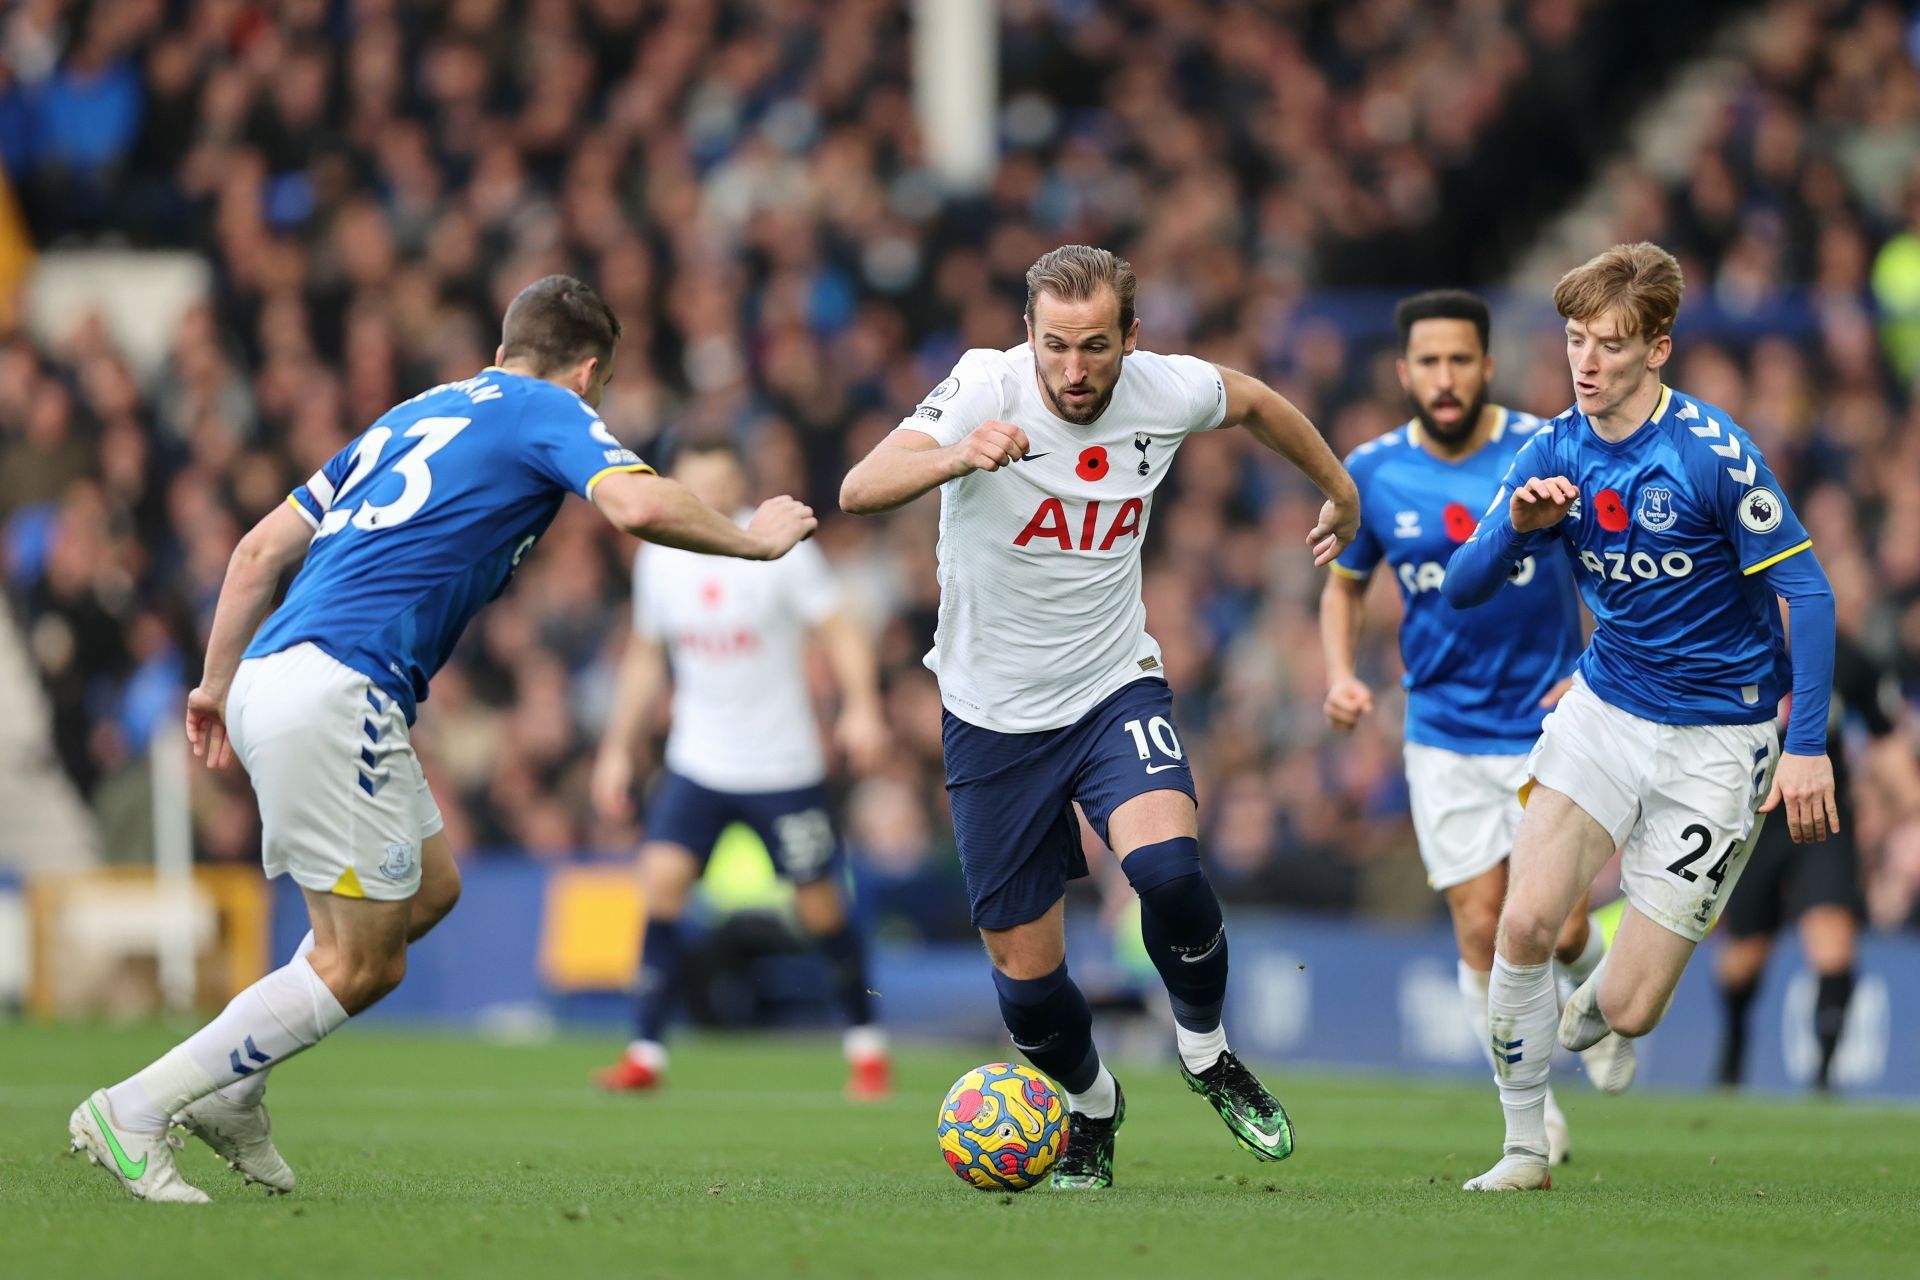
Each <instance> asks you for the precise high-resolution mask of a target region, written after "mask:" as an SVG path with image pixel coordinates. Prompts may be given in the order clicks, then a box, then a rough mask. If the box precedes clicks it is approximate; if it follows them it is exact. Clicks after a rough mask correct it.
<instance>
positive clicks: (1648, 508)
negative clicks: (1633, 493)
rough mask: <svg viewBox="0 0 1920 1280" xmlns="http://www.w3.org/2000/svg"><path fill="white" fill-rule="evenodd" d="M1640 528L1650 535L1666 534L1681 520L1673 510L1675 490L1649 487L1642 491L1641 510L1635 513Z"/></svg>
mask: <svg viewBox="0 0 1920 1280" xmlns="http://www.w3.org/2000/svg"><path fill="white" fill-rule="evenodd" d="M1633 514H1634V518H1635V519H1637V520H1638V521H1639V522H1640V527H1641V528H1643V529H1645V530H1646V531H1647V532H1649V533H1665V532H1666V531H1667V530H1668V529H1671V528H1673V526H1674V523H1675V522H1676V521H1678V520H1679V519H1680V514H1679V512H1677V511H1675V510H1674V509H1673V490H1671V489H1661V488H1655V487H1654V486H1652V485H1649V486H1647V487H1646V488H1645V489H1642V490H1641V491H1640V509H1639V510H1638V511H1636V512H1634V513H1633Z"/></svg>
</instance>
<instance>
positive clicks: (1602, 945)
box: [1553, 924, 1607, 1004]
mask: <svg viewBox="0 0 1920 1280" xmlns="http://www.w3.org/2000/svg"><path fill="white" fill-rule="evenodd" d="M1606 956H1607V939H1606V935H1605V934H1603V933H1601V932H1600V926H1599V925H1597V924H1596V925H1590V926H1589V927H1588V929H1587V945H1586V946H1585V947H1584V948H1582V949H1581V951H1580V955H1579V956H1578V957H1577V958H1576V959H1573V960H1570V961H1566V962H1564V963H1563V962H1561V961H1559V960H1555V961H1554V962H1553V977H1554V981H1555V982H1556V983H1557V984H1558V985H1559V988H1560V1003H1561V1004H1565V1003H1566V1002H1567V1000H1568V999H1569V998H1570V997H1571V996H1572V995H1573V993H1574V991H1575V989H1577V988H1578V987H1579V986H1580V984H1581V983H1583V982H1585V981H1586V980H1587V979H1588V978H1591V977H1592V976H1593V971H1594V970H1595V969H1598V968H1599V967H1600V962H1601V961H1602V960H1604V959H1606Z"/></svg>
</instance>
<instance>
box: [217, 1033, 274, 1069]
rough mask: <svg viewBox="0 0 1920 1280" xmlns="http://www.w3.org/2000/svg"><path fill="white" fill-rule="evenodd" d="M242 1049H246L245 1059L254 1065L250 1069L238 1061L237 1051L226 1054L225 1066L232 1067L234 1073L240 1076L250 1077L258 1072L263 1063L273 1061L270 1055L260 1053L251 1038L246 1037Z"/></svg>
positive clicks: (238, 1051)
mask: <svg viewBox="0 0 1920 1280" xmlns="http://www.w3.org/2000/svg"><path fill="white" fill-rule="evenodd" d="M242 1047H243V1048H245V1049H246V1051H247V1057H248V1058H250V1059H252V1060H253V1064H254V1065H252V1066H251V1067H249V1066H247V1065H246V1064H245V1063H243V1062H241V1061H240V1050H239V1049H234V1050H231V1051H229V1052H228V1054H227V1065H228V1066H230V1067H232V1068H233V1069H234V1071H235V1072H237V1073H238V1074H240V1075H243V1076H250V1075H252V1074H253V1073H254V1072H256V1071H258V1070H259V1069H260V1068H261V1066H262V1065H264V1064H265V1063H269V1062H272V1061H273V1055H272V1054H269V1053H262V1052H260V1046H259V1045H257V1044H255V1043H254V1042H253V1037H252V1036H248V1037H247V1042H246V1044H245V1045H244V1046H242Z"/></svg>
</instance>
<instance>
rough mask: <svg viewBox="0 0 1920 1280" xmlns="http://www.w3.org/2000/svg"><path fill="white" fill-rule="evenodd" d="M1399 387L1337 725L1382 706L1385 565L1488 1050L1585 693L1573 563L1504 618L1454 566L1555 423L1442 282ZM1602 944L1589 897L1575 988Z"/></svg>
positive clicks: (1427, 844)
mask: <svg viewBox="0 0 1920 1280" xmlns="http://www.w3.org/2000/svg"><path fill="white" fill-rule="evenodd" d="M1394 322H1395V324H1396V326H1397V327H1398V329H1399V333H1400V348H1401V355H1400V360H1399V362H1398V366H1397V367H1398V370H1399V374H1400V385H1401V387H1402V388H1403V389H1404V390H1405V392H1406V396H1407V403H1408V407H1409V408H1411V409H1412V411H1413V418H1412V420H1411V421H1409V422H1407V423H1406V424H1405V425H1403V426H1400V427H1396V428H1395V429H1394V430H1392V431H1389V432H1387V433H1386V434H1385V435H1383V436H1381V437H1380V438H1378V439H1377V440H1372V441H1369V442H1368V443H1366V444H1363V445H1361V446H1360V447H1359V448H1358V449H1356V450H1354V452H1353V454H1352V455H1351V456H1350V457H1349V458H1348V459H1347V470H1348V471H1349V472H1350V473H1351V474H1352V476H1353V479H1354V483H1355V484H1357V485H1358V486H1359V487H1360V504H1361V518H1360V533H1359V536H1358V537H1356V538H1355V539H1354V541H1353V545H1351V546H1349V547H1348V548H1347V549H1346V550H1345V551H1344V552H1342V553H1341V554H1340V558H1339V559H1338V560H1335V561H1334V563H1333V572H1332V573H1331V574H1330V575H1329V576H1328V579H1327V584H1326V587H1325V589H1324V590H1323V591H1322V592H1321V595H1320V637H1321V644H1322V647H1323V648H1324V650H1325V653H1326V661H1327V679H1328V690H1327V701H1326V708H1325V709H1326V716H1327V720H1328V721H1329V722H1330V723H1331V724H1332V725H1333V727H1334V728H1335V729H1338V730H1339V731H1340V732H1342V733H1351V732H1352V731H1353V730H1354V729H1355V727H1357V726H1358V724H1359V723H1360V720H1361V718H1362V717H1364V716H1366V715H1367V714H1369V713H1370V712H1371V711H1372V710H1373V691H1372V689H1370V688H1369V687H1368V686H1367V684H1366V682H1365V681H1363V680H1362V679H1361V678H1360V676H1359V674H1358V673H1357V671H1356V670H1355V654H1356V651H1357V650H1358V647H1359V640H1360V627H1361V622H1362V619H1363V616H1364V613H1365V597H1366V592H1367V585H1368V584H1369V583H1370V582H1371V581H1372V575H1373V571H1374V569H1375V568H1376V567H1377V566H1378V565H1379V564H1380V563H1381V561H1383V560H1384V561H1385V562H1386V563H1387V564H1388V566H1389V568H1390V570H1391V572H1392V575H1393V578H1394V580H1395V581H1396V582H1397V583H1398V584H1399V587H1400V598H1401V603H1402V608H1403V611H1402V614H1401V622H1400V656H1401V661H1402V663H1403V665H1404V666H1405V667H1406V676H1405V677H1404V679H1403V681H1402V683H1403V684H1404V685H1405V687H1406V690H1407V711H1406V729H1405V734H1404V736H1405V740H1406V762H1407V790H1408V793H1409V796H1410V799H1411V802H1412V808H1413V828H1414V836H1415V839H1416V841H1417V843H1418V844H1419V847H1420V858H1421V861H1423V862H1424V863H1425V864H1426V868H1427V882H1428V883H1429V884H1431V885H1432V886H1433V887H1434V888H1435V889H1437V890H1439V892H1440V893H1441V895H1442V896H1444V897H1445V898H1446V901H1447V910H1448V912H1449V913H1450V914H1451V915H1452V917H1453V931H1454V936H1455V938H1456V940H1457V941H1458V943H1459V947H1460V962H1459V981H1460V995H1461V999H1462V1000H1463V1001H1464V1012H1465V1014H1466V1016H1467V1021H1468V1024H1469V1025H1470V1026H1471V1027H1472V1029H1473V1038H1474V1042H1475V1043H1476V1044H1478V1045H1480V1046H1481V1049H1482V1051H1483V1052H1489V1053H1490V1052H1491V1050H1490V1048H1489V1041H1488V1032H1487V983H1488V979H1489V975H1490V974H1491V971H1492V969H1493V942H1494V930H1495V927H1496V925H1497V924H1498V923H1499V918H1500V903H1501V901H1502V900H1503V899H1504V898H1505V896H1506V892H1507V854H1508V852H1509V851H1510V850H1511V849H1512V847H1513V835H1514V832H1515V831H1516V830H1517V829H1518V828H1519V825H1520V815H1521V808H1520V799H1519V790H1520V786H1521V784H1522V783H1523V782H1525V781H1526V759H1527V752H1528V751H1529V750H1531V749H1532V747H1533V743H1534V739H1536V738H1537V737H1539V735H1540V722H1541V720H1542V719H1543V718H1544V717H1545V716H1546V714H1547V711H1548V709H1549V708H1551V707H1552V706H1553V705H1554V703H1556V702H1558V701H1559V700H1560V695H1561V694H1563V693H1565V692H1566V691H1567V689H1568V687H1569V685H1570V683H1571V681H1570V676H1571V674H1572V672H1573V668H1574V664H1575V661H1576V660H1577V659H1578V658H1579V655H1580V597H1579V593H1578V591H1577V590H1576V589H1575V587H1574V583H1573V574H1572V571H1571V570H1570V569H1569V568H1568V567H1567V565H1566V564H1565V563H1564V561H1563V560H1562V559H1560V558H1558V557H1541V558H1539V559H1534V558H1528V559H1526V560H1524V561H1522V562H1521V563H1520V564H1519V565H1518V566H1517V567H1516V568H1515V569H1514V571H1513V574H1512V577H1511V579H1510V580H1509V582H1508V584H1507V585H1506V586H1505V587H1504V588H1503V589H1502V590H1501V592H1500V596H1499V605H1498V607H1496V608H1491V609H1486V610H1481V611H1474V610H1466V611H1462V610H1457V609H1455V608H1454V607H1453V606H1452V605H1450V604H1448V603H1447V601H1446V599H1445V597H1444V596H1442V595H1441V593H1440V583H1441V581H1442V580H1443V579H1444V577H1445V575H1446V564H1447V559H1448V557H1450V556H1451V555H1452V554H1453V551H1454V548H1456V547H1458V546H1459V545H1460V544H1461V543H1463V542H1465V541H1466V540H1467V538H1468V536H1469V535H1471V534H1472V533H1473V529H1474V525H1475V522H1476V520H1477V518H1478V516H1479V513H1480V512H1481V511H1482V510H1484V509H1485V507H1486V505H1487V503H1489V502H1490V501H1492V500H1493V495H1494V492H1495V490H1497V489H1498V488H1499V487H1500V481H1501V479H1502V477H1504V476H1505V475H1506V472H1507V468H1508V467H1509V466H1510V465H1511V464H1512V462H1513V456H1514V454H1515V453H1517V452H1519V450H1520V447H1521V446H1522V445H1524V444H1525V443H1526V442H1527V441H1528V440H1529V439H1530V438H1532V436H1533V433H1534V432H1535V431H1537V430H1539V428H1540V420H1539V419H1537V418H1534V417H1531V416H1529V415H1527V414H1524V413H1516V412H1514V411H1513V410H1511V409H1507V408H1505V407H1503V406H1501V405H1497V404H1493V403H1491V402H1490V401H1489V400H1488V391H1489V384H1490V382H1491V380H1492V377H1493V357H1492V356H1491V355H1489V354H1488V351H1487V337H1488V332H1489V328H1490V320H1489V316H1488V312H1487V304H1486V303H1485V302H1484V301H1482V300H1481V299H1480V298H1478V297H1476V296H1475V295H1473V294H1471V293H1466V292H1464V291H1461V290H1457V289H1441V290H1436V291H1433V292H1430V293H1422V294H1418V295H1416V296H1414V297H1411V298H1407V299H1405V300H1403V301H1402V302H1401V303H1400V305H1399V306H1398V307H1397V308H1395V311H1394ZM1604 951H1605V942H1604V941H1603V940H1602V938H1601V936H1600V934H1599V932H1598V931H1597V930H1592V929H1590V928H1589V927H1588V924H1587V913H1586V906H1585V901H1584V899H1583V900H1582V902H1581V905H1580V906H1579V907H1578V908H1576V909H1575V910H1574V911H1573V913H1572V914H1571V915H1569V916H1568V917H1567V920H1566V923H1565V926H1564V927H1563V928H1562V929H1561V932H1560V937H1559V940H1558V943H1557V944H1556V946H1555V949H1554V955H1555V958H1556V959H1557V961H1558V962H1559V963H1558V967H1559V975H1558V976H1559V978H1560V982H1561V985H1562V991H1563V992H1565V993H1571V992H1572V990H1573V989H1574V988H1575V987H1577V986H1578V985H1579V984H1580V983H1582V982H1584V981H1585V980H1586V978H1587V976H1588V975H1589V974H1591V973H1592V972H1593V969H1594V967H1595V966H1596V965H1597V964H1599V962H1600V958H1601V956H1602V955H1603V954H1604ZM1625 1046H1626V1042H1625V1041H1624V1040H1622V1039H1621V1038H1620V1037H1618V1036H1609V1037H1607V1038H1606V1039H1605V1040H1604V1041H1602V1042H1601V1043H1600V1044H1598V1045H1596V1046H1594V1047H1593V1048H1592V1049H1589V1050H1588V1051H1587V1055H1586V1060H1585V1061H1586V1067H1587V1071H1588V1073H1589V1075H1591V1076H1592V1078H1593V1081H1594V1083H1595V1084H1596V1085H1597V1086H1599V1087H1600V1088H1602V1089H1605V1090H1607V1091H1609V1092H1618V1091H1619V1090H1621V1089H1624V1088H1626V1086H1627V1085H1628V1084H1629V1083H1631V1081H1632V1077H1633V1069H1634V1058H1633V1055H1632V1052H1631V1049H1630V1048H1626V1049H1625V1051H1624V1052H1622V1050H1623V1048H1625ZM1547 1133H1548V1136H1549V1138H1550V1139H1551V1140H1552V1151H1551V1157H1552V1161H1553V1163H1556V1164H1557V1163H1559V1162H1560V1161H1563V1160H1565V1159H1566V1158H1567V1154H1568V1150H1567V1148H1568V1141H1567V1124H1566V1119H1565V1117H1564V1116H1563V1115H1562V1114H1561V1112H1560V1108H1559V1107H1558V1106H1557V1105H1555V1103H1554V1102H1553V1100H1552V1099H1551V1097H1549V1099H1548V1102H1547Z"/></svg>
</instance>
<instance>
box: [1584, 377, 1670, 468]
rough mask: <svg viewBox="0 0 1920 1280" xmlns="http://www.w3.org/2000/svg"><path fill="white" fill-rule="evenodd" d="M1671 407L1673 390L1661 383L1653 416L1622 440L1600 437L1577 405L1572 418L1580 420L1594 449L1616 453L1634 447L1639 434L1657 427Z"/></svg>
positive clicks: (1654, 404) (1654, 403)
mask: <svg viewBox="0 0 1920 1280" xmlns="http://www.w3.org/2000/svg"><path fill="white" fill-rule="evenodd" d="M1672 406H1673V388H1672V387H1670V386H1668V385H1667V384H1666V383H1664V382H1663V383H1661V384H1660V398H1659V399H1658V400H1655V401H1654V402H1653V416H1652V417H1650V418H1648V419H1647V420H1646V421H1645V422H1643V423H1641V424H1640V425H1639V426H1637V427H1635V428H1634V429H1633V431H1632V433H1631V434H1629V435H1628V436H1627V438H1626V439H1624V440H1609V439H1607V438H1606V437H1605V436H1603V435H1601V434H1600V433H1599V432H1598V431H1595V430H1594V429H1593V422H1592V420H1591V419H1589V418H1588V417H1587V415H1586V414H1584V413H1582V412H1580V407H1579V406H1578V405H1575V406H1574V409H1573V415H1574V417H1576V418H1578V419H1580V425H1581V426H1582V427H1585V428H1586V432H1587V439H1588V440H1589V441H1591V442H1592V443H1593V444H1594V445H1595V446H1596V447H1598V448H1601V449H1605V450H1608V451H1610V452H1618V451H1619V450H1621V449H1629V448H1632V447H1633V445H1634V442H1635V441H1636V440H1638V439H1639V438H1640V433H1641V432H1643V431H1645V430H1646V429H1647V428H1648V427H1656V426H1659V425H1660V419H1662V418H1664V417H1666V416H1667V410H1668V409H1669V408H1671V407H1672Z"/></svg>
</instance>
